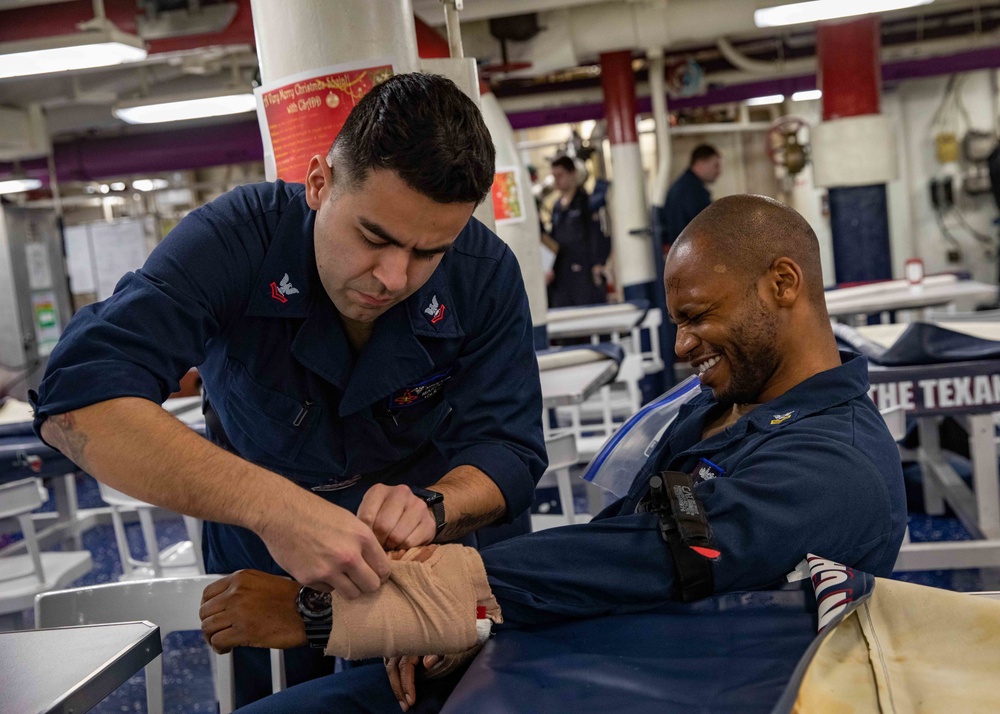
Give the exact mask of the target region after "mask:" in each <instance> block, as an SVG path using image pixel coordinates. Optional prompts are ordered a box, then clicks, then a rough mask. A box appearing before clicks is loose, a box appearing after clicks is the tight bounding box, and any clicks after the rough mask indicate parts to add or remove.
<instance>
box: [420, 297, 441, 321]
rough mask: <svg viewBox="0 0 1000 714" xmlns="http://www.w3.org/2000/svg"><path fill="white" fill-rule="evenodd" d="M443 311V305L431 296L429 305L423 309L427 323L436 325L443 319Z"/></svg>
mask: <svg viewBox="0 0 1000 714" xmlns="http://www.w3.org/2000/svg"><path fill="white" fill-rule="evenodd" d="M445 309H446V308H445V304H444V303H442V302H438V296H437V295H432V296H431V301H430V303H428V305H427V307H425V308H424V315H426V316H427V321H428V322H429V323H431V324H432V325H436V324H438V323H439V322H441V320H443V319H444V311H445Z"/></svg>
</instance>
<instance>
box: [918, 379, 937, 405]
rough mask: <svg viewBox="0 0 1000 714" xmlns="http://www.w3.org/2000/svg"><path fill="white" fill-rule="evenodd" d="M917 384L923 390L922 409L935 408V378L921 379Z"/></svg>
mask: <svg viewBox="0 0 1000 714" xmlns="http://www.w3.org/2000/svg"><path fill="white" fill-rule="evenodd" d="M917 384H919V385H920V388H921V389H923V390H924V409H936V408H937V400H936V399H935V398H934V385H935V384H937V380H936V379H921V380H920V381H919V382H917Z"/></svg>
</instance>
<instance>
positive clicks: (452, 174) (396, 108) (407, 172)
mask: <svg viewBox="0 0 1000 714" xmlns="http://www.w3.org/2000/svg"><path fill="white" fill-rule="evenodd" d="M327 157H328V159H329V160H330V162H331V165H334V166H335V167H336V169H337V170H338V172H342V174H339V175H338V177H339V178H344V179H346V181H347V184H346V185H347V186H348V187H349V188H357V187H358V186H360V185H361V184H362V183H364V181H365V180H366V179H367V178H368V172H369V171H371V170H377V169H388V170H390V171H393V172H395V173H396V174H397V175H398V176H399V177H400V178H401V179H402V180H403V181H404V182H405V183H406V184H407V185H408V186H409V187H410V188H412V189H413V190H415V191H418V192H420V193H422V194H424V195H425V196H427V197H428V198H431V199H433V200H434V201H437V202H438V203H476V204H479V203H481V202H482V201H483V199H485V198H486V196H488V195H489V193H490V188H491V187H492V185H493V178H494V173H495V164H496V149H495V148H494V147H493V138H492V137H491V136H490V132H489V129H487V128H486V122H485V121H483V115H482V113H481V112H480V111H479V107H477V106H476V104H475V102H473V101H472V100H471V99H470V98H469V97H468V96H466V95H465V93H464V92H462V90H461V89H459V88H458V86H457V85H456V84H455V83H454V82H452V81H451V80H450V79H448V78H446V77H442V76H440V75H434V74H422V73H416V72H415V73H412V74H398V75H395V76H393V77H390V78H389V79H387V80H385V81H384V82H382V83H381V84H378V85H376V86H374V87H372V90H371V91H370V92H368V94H366V95H365V96H364V97H363V98H362V99H361V101H360V102H358V104H357V106H356V107H354V109H353V110H352V111H351V113H350V115H348V117H347V121H346V122H345V123H344V128H343V129H341V130H340V134H338V135H337V138H336V139H335V140H334V142H333V146H331V147H330V152H329V154H328V155H327Z"/></svg>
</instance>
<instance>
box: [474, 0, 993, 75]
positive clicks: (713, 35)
mask: <svg viewBox="0 0 1000 714" xmlns="http://www.w3.org/2000/svg"><path fill="white" fill-rule="evenodd" d="M979 4H980V2H977V0H937V1H936V2H935V3H934V5H933V6H932V7H933V9H934V11H935V12H940V11H942V10H948V9H952V8H955V9H960V8H964V7H970V8H971V7H977V6H978V5H979ZM758 6H759V2H758V0H648V1H646V2H620V1H615V2H601V3H594V4H589V5H580V6H578V7H574V8H573V9H572V11H569V10H566V9H561V10H550V11H546V12H541V13H539V24H540V25H541V26H542V27H544V28H546V29H545V31H543V32H542V33H540V34H539V35H538V36H537V37H535V38H533V39H532V40H531V41H530V44H528V43H525V44H526V45H527V46H529V47H531V46H539V47H541V46H544V45H545V44H546V43H548V42H549V38H550V37H560V38H564V37H568V38H569V42H570V45H571V52H570V53H569V56H570V60H569V61H570V62H571V63H570V64H567V65H566V66H562V67H548V66H544V67H543V64H544V63H543V62H542V61H541V59H539V61H538V62H537V63H535V64H536V69H538V68H541V69H543V70H546V71H547V70H556V69H566V68H567V67H569V66H577V65H580V64H583V63H585V62H591V61H593V60H594V59H595V58H596V57H598V56H599V55H600V54H601V53H604V52H612V51H616V50H623V49H633V48H638V47H661V48H663V49H666V50H669V49H671V48H678V47H681V46H684V45H690V44H697V43H706V42H715V40H716V39H717V38H718V37H720V36H722V37H727V36H744V37H745V36H762V35H773V34H774V28H764V29H761V28H758V27H757V26H756V25H755V24H754V21H753V14H754V11H755V10H757V9H758ZM927 10H928V8H927V7H926V6H925V7H922V8H913V10H912V11H907V10H902V11H899V12H898V13H896V14H897V15H905V14H906V13H908V12H910V13H912V14H914V15H920V14H926V13H927ZM706 18H711V22H706ZM479 24H483V25H485V21H480V22H479V23H473V24H472V25H479ZM804 26H808V25H804ZM465 30H466V38H467V40H466V52H467V53H468V54H469V55H472V56H476V57H489V56H490V55H491V54H492V53H494V52H496V43H495V41H494V40H493V39H492V37H491V36H490V35H489V33H488V32H487V31H486V30H485V29H484V28H482V27H478V26H476V27H474V26H470V25H466V27H465ZM470 40H472V41H471V42H470ZM477 41H478V43H477ZM525 61H529V62H530V61H531V58H530V57H528V58H525Z"/></svg>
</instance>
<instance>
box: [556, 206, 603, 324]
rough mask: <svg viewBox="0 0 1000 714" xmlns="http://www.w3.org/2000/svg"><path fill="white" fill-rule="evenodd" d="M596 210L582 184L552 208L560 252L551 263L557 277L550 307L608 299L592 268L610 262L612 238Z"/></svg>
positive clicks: (592, 302)
mask: <svg viewBox="0 0 1000 714" xmlns="http://www.w3.org/2000/svg"><path fill="white" fill-rule="evenodd" d="M594 213H595V212H594V211H592V210H591V208H590V197H589V196H588V195H587V192H586V191H584V190H583V189H582V188H581V189H577V191H576V193H575V194H574V195H573V199H572V200H571V201H570V202H569V204H567V205H566V206H565V207H564V206H563V205H562V201H556V204H555V206H554V207H553V208H552V232H551V233H552V240H554V241H555V242H556V243H558V244H559V252H558V253H557V254H556V262H555V264H554V265H553V266H552V270H553V272H554V273H555V278H554V279H553V280H552V284H551V285H549V291H548V292H549V307H570V306H572V305H595V304H599V303H604V302H607V298H608V296H607V294H606V293H605V289H604V287H603V285H597V284H595V283H594V275H593V268H594V266H595V265H604V264H605V263H606V262H607V260H608V256H609V255H610V254H611V240H610V239H609V238H608V237H607V236H606V235H604V233H603V231H602V230H601V223H600V221H598V220H596V219H595V218H594Z"/></svg>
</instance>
